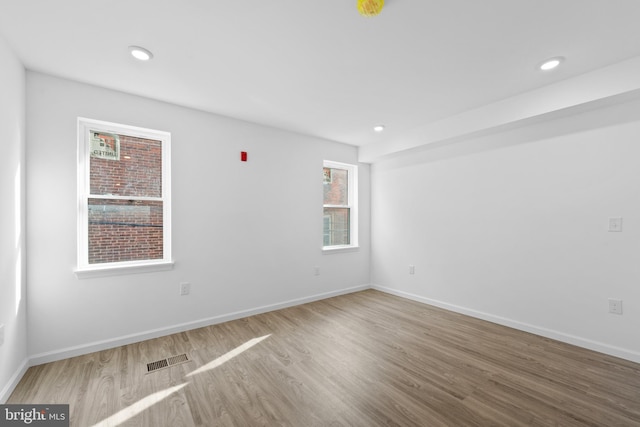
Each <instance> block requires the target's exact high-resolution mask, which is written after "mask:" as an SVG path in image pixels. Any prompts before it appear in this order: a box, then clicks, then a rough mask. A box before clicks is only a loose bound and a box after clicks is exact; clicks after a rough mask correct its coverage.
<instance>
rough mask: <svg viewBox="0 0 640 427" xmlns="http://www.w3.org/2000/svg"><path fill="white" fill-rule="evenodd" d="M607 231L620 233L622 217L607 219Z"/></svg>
mask: <svg viewBox="0 0 640 427" xmlns="http://www.w3.org/2000/svg"><path fill="white" fill-rule="evenodd" d="M609 231H612V232H621V231H622V217H615V218H609Z"/></svg>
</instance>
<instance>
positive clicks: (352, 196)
mask: <svg viewBox="0 0 640 427" xmlns="http://www.w3.org/2000/svg"><path fill="white" fill-rule="evenodd" d="M322 166H323V168H331V169H343V170H346V171H347V199H348V200H347V205H346V206H345V205H325V204H324V203H323V205H322V208H323V216H322V218H323V219H322V225H323V228H322V229H323V230H324V208H349V244H348V245H330V246H324V233H323V236H322V245H323V246H322V251H323V252H325V253H330V252H335V251H343V250H349V249H356V248H358V247H359V246H358V166H357V165H353V164H349V163H341V162H334V161H331V160H325V161H324V162H323V164H322ZM323 185H324V183H323ZM323 202H324V200H323Z"/></svg>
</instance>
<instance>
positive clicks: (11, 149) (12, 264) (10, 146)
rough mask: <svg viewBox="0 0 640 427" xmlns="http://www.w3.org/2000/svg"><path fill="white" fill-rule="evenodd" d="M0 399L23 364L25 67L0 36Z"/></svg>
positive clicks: (24, 329) (24, 336)
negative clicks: (0, 338)
mask: <svg viewBox="0 0 640 427" xmlns="http://www.w3.org/2000/svg"><path fill="white" fill-rule="evenodd" d="M0 64H2V66H0V94H2V95H1V96H0V150H1V154H0V324H4V344H2V345H1V346H0V402H4V401H6V399H7V398H8V397H9V394H10V392H11V391H12V390H13V387H15V385H16V383H17V381H18V380H19V379H20V377H21V376H22V373H23V372H24V370H25V369H26V366H27V365H26V362H27V317H26V300H25V294H26V290H25V274H24V264H25V262H24V249H25V226H24V224H25V221H24V182H25V181H24V171H25V167H24V144H25V137H24V133H25V132H24V131H25V119H24V105H25V71H24V67H23V66H22V64H21V63H20V61H19V60H18V58H16V57H15V55H14V54H13V52H11V50H10V49H9V47H8V46H7V44H6V43H5V41H4V39H2V38H1V37H0Z"/></svg>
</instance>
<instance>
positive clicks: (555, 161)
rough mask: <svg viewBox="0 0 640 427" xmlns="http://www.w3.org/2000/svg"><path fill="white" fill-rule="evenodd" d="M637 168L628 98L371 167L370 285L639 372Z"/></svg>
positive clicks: (638, 113) (636, 125) (636, 110)
mask: <svg viewBox="0 0 640 427" xmlns="http://www.w3.org/2000/svg"><path fill="white" fill-rule="evenodd" d="M639 159H640V102H638V101H633V102H630V103H627V104H620V105H615V106H610V107H607V108H601V109H599V110H595V111H591V112H587V113H582V114H579V115H573V116H568V117H565V118H562V119H556V120H553V121H546V122H542V123H538V124H535V125H529V126H527V127H523V128H520V129H515V130H510V131H508V132H503V133H501V134H496V135H493V136H489V137H485V138H482V139H476V140H472V141H464V142H462V143H458V144H454V145H449V146H442V147H440V148H432V149H429V147H426V148H423V149H422V150H414V151H411V152H407V153H405V154H400V155H397V156H395V157H394V158H392V159H387V160H385V161H382V162H380V163H376V164H375V165H373V166H372V170H371V181H372V182H371V185H372V189H373V191H372V261H371V265H372V283H374V284H375V285H376V286H378V287H380V288H381V289H384V290H387V291H389V292H392V293H396V294H399V295H403V296H406V297H410V298H414V299H416V300H420V301H423V302H427V303H431V304H434V305H439V306H442V307H446V308H449V309H453V310H456V311H459V312H463V313H467V314H471V315H474V316H477V317H480V318H485V319H488V320H491V321H494V322H497V323H502V324H506V325H509V326H514V327H517V328H520V329H524V330H528V331H531V332H534V333H538V334H541V335H545V336H548V337H552V338H557V339H561V340H564V341H566V342H570V343H574V344H578V345H581V346H584V347H587V348H592V349H595V350H598V351H602V352H606V353H609V354H613V355H618V356H621V357H625V358H627V359H630V360H634V361H636V362H640V339H639V337H638V325H640V262H639V260H640V162H639ZM617 216H621V217H623V218H624V220H623V221H624V222H623V232H622V233H611V232H608V231H607V223H608V218H609V217H617ZM409 265H415V274H414V275H410V274H409V270H408V266H409ZM608 298H619V299H622V300H623V309H624V313H623V315H622V316H620V315H614V314H609V313H608V301H607V300H608Z"/></svg>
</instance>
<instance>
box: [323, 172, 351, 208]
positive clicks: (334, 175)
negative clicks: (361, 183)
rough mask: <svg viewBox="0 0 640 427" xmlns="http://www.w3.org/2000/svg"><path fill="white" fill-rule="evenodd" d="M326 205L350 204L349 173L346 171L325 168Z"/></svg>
mask: <svg viewBox="0 0 640 427" xmlns="http://www.w3.org/2000/svg"><path fill="white" fill-rule="evenodd" d="M323 172H324V179H323V182H324V204H325V205H343V206H347V205H348V204H349V194H348V188H349V185H348V175H349V173H348V171H347V170H346V169H335V168H324V171H323Z"/></svg>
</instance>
